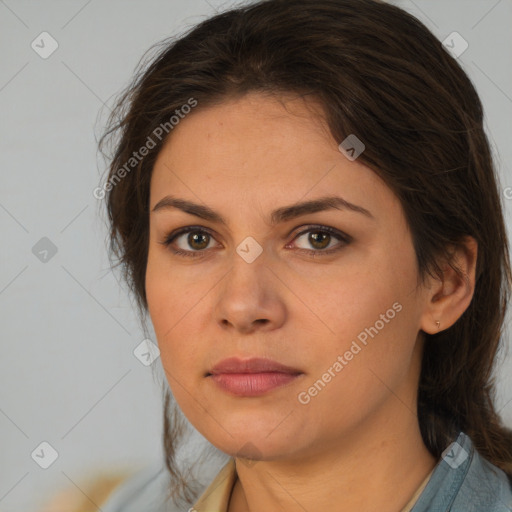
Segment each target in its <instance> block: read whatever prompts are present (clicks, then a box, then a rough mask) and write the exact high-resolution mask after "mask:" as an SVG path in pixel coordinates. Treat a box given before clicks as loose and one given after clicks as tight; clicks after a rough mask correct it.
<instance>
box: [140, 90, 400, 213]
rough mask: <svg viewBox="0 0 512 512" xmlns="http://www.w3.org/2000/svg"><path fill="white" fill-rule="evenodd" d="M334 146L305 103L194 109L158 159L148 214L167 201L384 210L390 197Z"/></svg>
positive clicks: (254, 97) (269, 101)
mask: <svg viewBox="0 0 512 512" xmlns="http://www.w3.org/2000/svg"><path fill="white" fill-rule="evenodd" d="M338 144H339V143H338V142H337V141H336V140H334V138H333V137H332V135H331V134H330V132H329V130H328V127H327V124H326V122H325V119H324V118H323V115H322V110H321V107H320V106H319V104H318V103H316V102H315V101H313V100H310V99H307V100H306V99H304V98H300V97H299V98H298V97H280V98H276V97H270V96H268V95H261V94H249V95H247V96H244V97H242V98H239V99H236V100H230V101H227V102H225V103H221V104H218V105H215V106H209V107H205V108H202V109H201V106H200V105H198V107H196V109H195V110H194V111H193V112H192V113H190V114H189V115H188V116H186V117H185V118H184V119H182V120H181V121H180V122H179V124H178V125H177V126H176V127H175V128H174V129H173V131H172V132H171V134H170V136H169V138H168V140H167V141H166V143H165V145H164V147H163V148H162V149H161V151H160V154H159V155H158V158H157V161H156V163H155V166H154V169H153V174H152V180H151V198H150V208H153V207H154V206H155V205H156V204H157V202H158V201H160V200H161V199H162V197H163V196H164V195H165V194H169V193H171V194H172V195H173V196H176V195H177V196H180V197H186V198H189V199H190V200H193V201H195V202H202V203H204V204H212V205H215V206H217V207H219V208H221V207H222V205H223V204H224V205H225V204H227V203H228V202H230V203H233V202H237V203H239V204H240V205H244V206H250V205H252V206H253V207H257V208H265V209H270V208H272V209H274V208H275V207H277V206H279V205H281V204H290V203H293V202H296V201H299V200H300V199H303V200H304V199H313V198H316V197H325V196H330V195H333V193H335V194H337V195H342V196H343V197H344V198H345V199H346V200H347V201H350V202H353V203H357V204H361V206H363V207H364V205H365V204H366V205H369V204H372V208H373V209H374V208H375V207H377V208H378V206H379V204H376V203H382V207H383V208H388V207H389V204H386V202H388V201H393V197H394V196H393V194H392V192H391V190H389V189H388V187H387V186H386V185H385V184H384V183H383V182H382V181H381V180H380V178H379V177H378V176H377V175H376V174H375V173H374V172H373V171H372V170H371V169H369V168H368V167H366V166H365V165H363V164H362V163H360V162H358V161H357V160H355V161H350V160H348V159H347V158H346V157H345V156H344V155H343V154H342V153H341V152H340V151H339V148H338ZM368 209H370V208H368Z"/></svg>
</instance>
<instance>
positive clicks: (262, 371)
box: [146, 93, 425, 460]
mask: <svg viewBox="0 0 512 512" xmlns="http://www.w3.org/2000/svg"><path fill="white" fill-rule="evenodd" d="M339 142H341V141H335V140H334V139H333V138H332V136H330V135H329V133H328V130H327V127H326V124H325V122H324V120H323V118H322V116H321V111H320V109H319V107H318V105H316V104H315V103H314V102H312V101H311V100H305V99H300V98H299V99H298V98H293V97H291V96H290V97H285V96H283V97H281V98H280V100H277V99H275V98H272V97H269V96H263V95H261V94H257V93H251V94H249V95H246V96H244V97H243V98H241V99H236V100H230V101H227V102H225V103H223V104H220V105H217V106H213V107H208V108H203V109H200V105H199V106H198V107H197V109H196V110H195V111H193V112H192V113H191V114H189V115H188V116H187V117H186V118H184V119H183V120H181V121H180V123H179V125H177V126H176V127H175V128H174V130H173V131H172V136H171V137H170V138H169V139H168V141H167V142H166V145H165V146H164V147H163V149H162V150H161V152H160V154H159V156H158V159H157V161H156V164H155V166H154V170H153V175H152V180H151V190H150V211H151V214H150V241H149V254H148V263H147V273H146V294H147V300H148V306H149V313H150V316H151V319H152V323H153V325H154V328H155V333H156V336H157V341H158V345H159V348H160V351H161V361H162V365H163V367H164V370H165V372H166V376H167V379H168V382H169V385H170V387H171V389H172V392H173V394H174V396H175V399H176V401H177V403H178V405H179V406H180V408H181V409H182V411H183V412H184V414H185V415H186V416H187V418H188V419H189V421H190V422H191V423H192V424H193V425H194V426H195V428H196V429H197V430H199V432H201V433H202V435H203V436H205V437H206V438H207V439H208V440H209V441H210V442H211V443H212V444H214V445H215V446H216V447H217V448H219V449H220V450H222V451H224V452H226V453H228V454H231V455H234V454H238V455H241V456H248V457H255V458H260V459H266V460H273V459H278V458H286V457H300V456H306V455H307V454H311V453H314V452H318V451H319V450H328V449H331V448H332V446H333V445H335V444H336V443H341V442H343V439H347V438H348V437H349V436H350V435H351V433H353V432H354V431H355V430H356V429H357V428H360V427H361V425H363V424H366V425H370V424H372V422H373V423H375V422H377V417H379V418H382V411H386V410H387V411H388V412H389V413H390V414H396V411H395V413H392V412H391V411H392V410H393V407H395V408H396V407H397V405H396V404H397V403H399V401H398V400H397V398H396V397H397V396H400V397H401V399H402V401H404V400H407V397H410V398H411V399H412V400H413V399H414V398H413V397H414V394H415V392H416V387H417V379H418V372H419V361H420V356H419V354H420V350H419V349H418V346H419V345H420V343H419V336H418V332H419V326H420V323H421V315H422V308H423V304H424V300H425V298H424V295H423V293H422V291H421V289H420V288H418V287H417V278H418V274H417V265H416V259H415V254H414V249H413V245H412V240H411V235H410V232H409V230H408V227H407V224H406V221H405V218H404V216H403V211H402V208H401V205H400V203H399V201H398V199H397V198H396V197H395V196H394V194H393V193H392V191H391V190H390V189H389V188H388V187H387V186H386V185H385V184H384V182H383V181H382V180H381V179H380V178H379V177H378V176H377V175H376V174H375V173H374V172H373V171H371V170H370V169H369V168H368V167H366V166H365V165H363V164H362V163H360V162H359V161H358V160H357V159H356V160H354V161H352V160H349V159H348V158H347V157H346V156H345V155H344V154H343V153H342V152H341V151H340V150H339V149H338V144H339ZM325 198H331V199H330V202H327V203H325V204H324V203H321V202H318V201H321V200H323V199H325ZM336 198H337V199H336ZM177 200H178V201H177ZM343 201H345V202H346V203H343ZM189 203H194V205H196V206H194V205H191V204H189ZM305 203H310V204H309V208H308V207H307V205H306V206H304V204H305ZM347 204H349V206H347ZM298 205H303V207H302V208H301V207H295V206H298ZM292 206H294V208H291V207H292ZM155 207H156V208H155ZM227 358H238V359H239V360H241V361H242V362H244V361H246V360H248V359H252V358H265V359H270V360H271V361H273V362H275V363H279V364H281V365H285V366H286V367H288V371H287V372H285V373H282V372H279V371H276V367H275V365H274V366H272V365H271V366H263V367H254V368H253V371H256V372H257V373H255V374H254V373H253V374H252V375H248V374H247V373H245V372H246V371H248V370H247V367H245V369H243V368H242V369H237V368H234V367H230V368H227V369H226V368H225V369H224V370H222V369H219V370H218V372H217V371H213V367H214V366H215V365H217V364H218V363H219V362H222V361H223V360H225V359H227ZM290 369H291V370H290ZM212 372H213V375H211V373H212ZM226 372H231V373H226ZM233 372H234V373H233ZM399 407H402V408H403V409H405V407H404V406H403V405H399ZM404 413H405V414H408V415H410V412H409V411H404ZM388 419H389V415H388ZM395 419H396V418H395ZM393 420H394V417H391V418H390V419H389V421H390V424H392V422H393Z"/></svg>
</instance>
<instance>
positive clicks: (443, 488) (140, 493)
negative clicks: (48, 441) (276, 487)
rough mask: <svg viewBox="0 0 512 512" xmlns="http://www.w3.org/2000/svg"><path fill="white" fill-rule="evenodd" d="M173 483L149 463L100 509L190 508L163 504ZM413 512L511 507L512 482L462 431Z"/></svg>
mask: <svg viewBox="0 0 512 512" xmlns="http://www.w3.org/2000/svg"><path fill="white" fill-rule="evenodd" d="M209 469H211V468H209ZM168 484H169V474H168V473H167V471H166V470H165V469H164V468H162V467H159V468H158V469H157V468H155V467H153V468H150V469H148V470H146V471H143V472H141V473H138V474H137V475H135V476H134V477H132V478H131V479H129V480H128V481H127V482H125V483H124V484H122V485H121V486H120V488H118V490H116V491H115V492H114V495H113V496H112V497H111V498H110V499H109V500H108V502H107V503H106V504H105V505H102V506H101V509H102V511H103V512H142V511H144V512H187V510H189V507H177V506H175V505H173V504H172V502H168V503H167V504H164V498H165V492H166V489H167V487H168ZM206 487H207V485H206V486H205V488H206ZM202 490H204V489H202ZM202 490H201V492H202ZM190 507H192V504H191V505H190ZM211 512H218V511H213V510H212V511H211ZM312 512H316V511H312ZM411 512H512V485H511V483H510V482H509V480H508V478H507V476H506V475H505V473H504V472H503V471H501V470H500V469H499V468H497V467H496V466H494V465H493V464H491V463H490V462H488V461H487V460H486V459H484V458H483V457H482V456H481V455H480V454H479V453H478V452H477V451H476V450H475V448H474V446H473V444H472V442H471V440H470V438H469V437H468V436H467V435H466V434H464V433H463V432H461V433H460V434H459V435H458V437H457V439H456V440H455V441H454V442H453V443H452V444H451V445H450V446H449V447H448V448H447V449H446V450H445V451H444V452H443V455H442V457H441V460H440V461H439V462H438V464H437V466H436V467H435V468H434V471H433V473H432V476H431V477H430V480H429V481H428V484H427V486H426V487H425V488H424V489H423V492H422V493H421V495H420V497H419V499H418V501H417V502H416V504H415V505H414V507H413V508H412V511H411Z"/></svg>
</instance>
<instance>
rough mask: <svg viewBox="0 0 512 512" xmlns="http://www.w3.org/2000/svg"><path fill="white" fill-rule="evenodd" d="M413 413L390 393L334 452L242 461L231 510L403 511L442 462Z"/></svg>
mask: <svg viewBox="0 0 512 512" xmlns="http://www.w3.org/2000/svg"><path fill="white" fill-rule="evenodd" d="M415 410H416V407H415V403H413V404H411V407H407V406H406V405H405V404H404V402H402V401H401V400H400V399H398V398H397V396H396V395H391V396H390V397H389V400H388V401H387V403H385V404H383V405H382V407H381V408H380V410H379V411H377V412H376V413H375V415H372V418H367V420H366V421H365V422H364V424H359V425H357V427H355V428H353V429H352V431H351V432H349V433H344V435H343V437H341V438H340V439H338V440H337V442H336V445H335V446H333V444H332V442H329V445H328V447H325V449H323V450H319V449H318V446H315V447H314V449H313V448H312V449H311V450H310V453H301V454H295V455H294V456H293V457H287V458H286V459H285V458H280V459H279V460H272V461H258V462H257V463H256V464H254V465H246V464H244V463H243V461H241V460H238V459H236V468H237V474H238V479H237V482H236V484H235V486H234V488H233V493H232V497H231V501H230V504H229V509H228V510H229V512H256V511H261V510H273V511H281V510H282V511H287V512H304V510H331V511H334V512H356V511H357V512H370V511H372V512H373V511H375V510H379V511H380V512H397V511H400V510H402V509H403V507H405V505H406V504H407V503H408V502H409V501H410V499H411V497H412V496H413V495H414V493H415V492H416V489H417V488H418V487H419V486H420V485H421V483H422V482H423V480H424V479H425V478H426V477H427V476H428V474H429V473H430V472H431V471H432V469H433V468H434V466H435V464H436V460H435V458H434V457H433V456H432V455H431V454H430V452H429V451H428V450H427V448H426V447H425V445H424V443H423V440H422V437H421V433H420V429H419V425H418V420H417V417H416V415H415V414H414V413H413V412H412V411H415Z"/></svg>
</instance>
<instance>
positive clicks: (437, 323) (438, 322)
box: [436, 320, 441, 329]
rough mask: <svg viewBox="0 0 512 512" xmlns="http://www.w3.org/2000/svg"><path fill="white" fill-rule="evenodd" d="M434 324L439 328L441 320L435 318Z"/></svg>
mask: <svg viewBox="0 0 512 512" xmlns="http://www.w3.org/2000/svg"><path fill="white" fill-rule="evenodd" d="M436 325H437V328H438V329H439V327H440V326H441V322H440V321H439V320H436Z"/></svg>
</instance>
